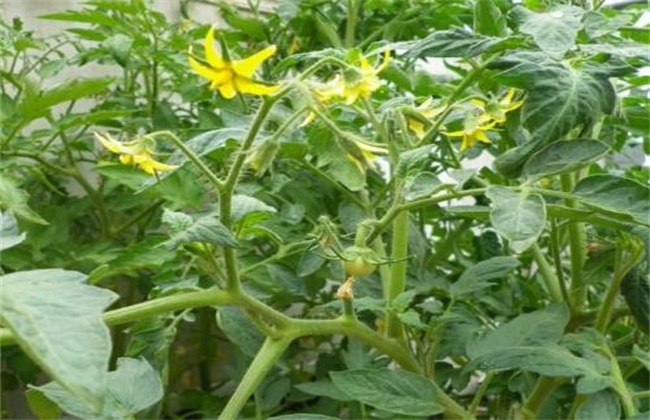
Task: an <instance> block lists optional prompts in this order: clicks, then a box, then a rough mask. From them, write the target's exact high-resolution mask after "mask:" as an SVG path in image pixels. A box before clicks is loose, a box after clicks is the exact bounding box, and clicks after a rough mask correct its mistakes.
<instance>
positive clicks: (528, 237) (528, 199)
mask: <svg viewBox="0 0 650 420" xmlns="http://www.w3.org/2000/svg"><path fill="white" fill-rule="evenodd" d="M485 195H486V196H487V197H488V198H489V199H490V200H491V201H492V210H491V211H490V221H491V222H492V226H494V229H496V231H497V232H499V234H501V235H502V236H503V237H504V238H506V239H507V240H508V241H510V247H511V248H512V249H513V250H514V251H515V252H523V251H525V250H526V249H528V248H529V247H530V246H531V245H532V244H533V243H534V242H535V241H536V240H537V238H538V237H539V235H540V234H541V233H542V231H543V230H544V225H545V224H546V206H545V204H544V199H543V198H542V197H541V196H540V195H538V194H527V193H525V192H514V191H511V190H509V189H508V188H505V187H501V186H498V185H492V186H490V187H489V188H488V189H487V191H486V193H485Z"/></svg>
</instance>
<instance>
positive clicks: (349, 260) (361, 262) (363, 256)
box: [343, 246, 377, 277]
mask: <svg viewBox="0 0 650 420" xmlns="http://www.w3.org/2000/svg"><path fill="white" fill-rule="evenodd" d="M343 259H344V266H345V273H346V274H347V275H348V276H351V277H363V276H367V275H370V274H372V272H373V271H375V269H376V268H377V257H376V254H375V252H374V251H373V250H372V249H370V248H365V247H360V246H351V247H348V248H346V249H345V250H344V251H343Z"/></svg>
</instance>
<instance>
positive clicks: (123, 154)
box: [95, 132, 177, 175]
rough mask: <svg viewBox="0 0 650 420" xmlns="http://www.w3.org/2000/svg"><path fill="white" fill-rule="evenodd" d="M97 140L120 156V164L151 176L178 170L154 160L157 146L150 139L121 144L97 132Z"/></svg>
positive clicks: (142, 138) (138, 139) (139, 139)
mask: <svg viewBox="0 0 650 420" xmlns="http://www.w3.org/2000/svg"><path fill="white" fill-rule="evenodd" d="M95 138H96V139H97V140H99V142H100V143H101V144H102V145H103V146H104V147H105V148H106V149H108V150H109V151H110V152H113V153H116V154H119V155H120V162H122V163H123V164H125V165H135V166H137V167H138V168H140V169H142V170H143V171H145V172H146V173H148V174H150V175H155V174H156V173H157V172H159V171H170V170H172V169H176V168H177V166H175V165H167V164H165V163H162V162H158V161H156V160H155V159H154V158H153V155H154V154H155V152H154V148H155V144H154V142H153V140H151V139H149V138H146V137H140V138H137V139H135V140H133V141H129V142H121V141H118V140H115V139H114V138H112V137H111V136H109V135H108V134H102V133H97V132H96V133H95Z"/></svg>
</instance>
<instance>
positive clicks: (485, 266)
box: [449, 257, 519, 298]
mask: <svg viewBox="0 0 650 420" xmlns="http://www.w3.org/2000/svg"><path fill="white" fill-rule="evenodd" d="M518 266H519V260H518V259H516V258H514V257H494V258H490V259H489V260H486V261H481V262H479V263H478V264H476V265H473V266H471V267H470V268H468V269H467V270H465V271H464V272H463V274H462V275H461V276H460V278H459V279H458V281H456V282H455V283H454V284H452V285H451V287H450V289H449V293H450V294H451V297H452V298H458V297H460V296H462V295H465V294H468V293H473V292H476V291H479V290H482V289H484V288H486V287H490V286H492V284H493V283H492V281H493V280H497V279H500V278H503V277H505V276H507V275H508V274H509V273H510V272H511V271H512V270H514V269H515V268H517V267H518Z"/></svg>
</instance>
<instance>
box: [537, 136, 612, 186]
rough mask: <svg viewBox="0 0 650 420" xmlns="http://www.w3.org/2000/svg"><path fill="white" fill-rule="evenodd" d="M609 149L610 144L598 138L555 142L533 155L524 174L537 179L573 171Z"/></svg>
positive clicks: (594, 159) (596, 158) (598, 157)
mask: <svg viewBox="0 0 650 420" xmlns="http://www.w3.org/2000/svg"><path fill="white" fill-rule="evenodd" d="M608 151H609V146H608V145H606V144H605V143H603V142H600V141H598V140H591V139H574V140H568V141H558V142H554V143H552V144H550V145H548V146H547V147H545V148H544V149H542V150H540V151H539V152H537V153H535V154H534V155H533V156H531V158H530V159H529V160H528V161H527V162H526V163H525V164H524V175H525V176H526V177H527V178H533V179H537V178H543V177H546V176H550V175H558V174H561V173H566V172H573V171H576V170H578V169H580V168H582V167H584V166H586V165H588V164H590V163H591V162H594V161H596V160H598V159H600V158H601V157H602V156H604V155H605V154H606V153H607V152H608Z"/></svg>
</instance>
